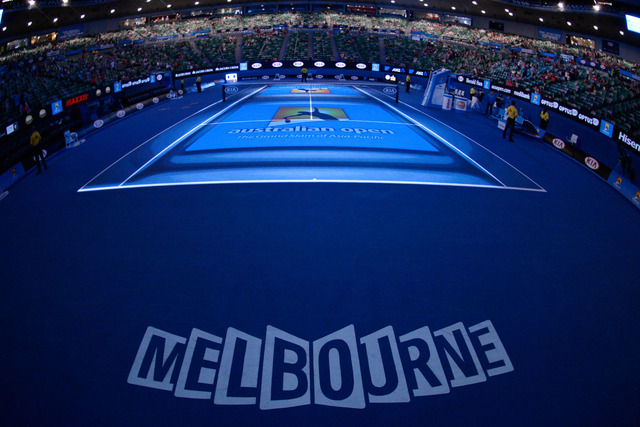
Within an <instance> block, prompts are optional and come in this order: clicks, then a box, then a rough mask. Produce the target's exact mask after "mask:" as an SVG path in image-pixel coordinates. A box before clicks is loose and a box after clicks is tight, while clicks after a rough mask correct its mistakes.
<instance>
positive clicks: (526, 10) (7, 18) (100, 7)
mask: <svg viewBox="0 0 640 427" xmlns="http://www.w3.org/2000/svg"><path fill="white" fill-rule="evenodd" d="M251 4H253V5H255V4H261V5H265V6H272V7H273V6H277V9H278V10H286V9H287V8H289V7H295V8H296V9H299V8H300V7H307V8H308V9H317V8H324V7H331V8H340V7H343V6H344V5H346V4H349V5H362V6H375V7H380V6H385V7H389V8H399V9H406V10H409V11H412V12H413V13H414V14H415V15H416V16H419V13H420V12H423V13H425V12H428V13H442V12H445V13H450V14H458V15H464V16H468V17H472V18H473V17H474V16H477V17H486V18H489V19H491V20H496V21H500V22H507V21H515V22H517V23H522V24H531V25H535V26H540V27H545V28H554V29H559V30H563V31H565V32H567V33H571V34H585V35H592V36H596V37H602V38H605V39H609V40H615V41H618V42H623V43H627V44H632V45H636V46H640V35H638V34H632V33H630V32H628V31H627V29H626V21H625V14H627V13H629V14H635V15H637V16H640V4H639V2H638V1H632V0H625V1H616V0H602V1H601V0H565V1H563V2H560V3H559V2H558V0H510V1H502V0H373V1H367V2H362V1H349V2H345V1H343V0H341V1H332V0H322V1H295V0H291V1H275V2H274V1H265V2H256V1H243V0H3V1H2V5H1V7H2V8H4V10H5V13H4V17H3V19H2V24H1V26H2V28H1V30H2V31H1V33H0V39H2V40H3V41H5V42H6V41H9V40H12V39H16V38H18V37H20V36H22V35H28V34H42V33H46V32H49V31H52V30H53V31H55V30H59V29H60V28H63V27H66V26H71V25H77V24H80V23H83V22H90V21H96V20H104V19H113V18H124V17H133V16H153V15H160V14H166V13H167V12H169V13H176V12H178V13H184V12H187V11H194V10H196V11H197V10H207V9H208V10H209V11H210V10H212V9H213V8H228V7H242V6H248V5H251Z"/></svg>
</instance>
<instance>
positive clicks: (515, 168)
mask: <svg viewBox="0 0 640 427" xmlns="http://www.w3.org/2000/svg"><path fill="white" fill-rule="evenodd" d="M386 96H389V95H386ZM389 97H390V98H392V99H393V97H391V96H389ZM400 103H401V104H403V105H405V106H407V107H409V108H411V109H412V110H415V111H417V112H418V113H420V114H422V115H424V116H427V117H429V118H430V119H431V120H433V121H436V122H438V123H440V124H441V125H443V126H446V127H448V128H449V129H451V130H452V131H454V132H456V133H459V134H460V135H462V136H464V137H465V138H467V139H468V140H469V141H471V142H473V143H474V144H476V145H477V146H478V147H480V148H482V149H483V150H485V151H487V152H489V153H491V154H492V155H494V156H496V157H497V158H498V159H500V160H502V161H503V162H504V163H506V164H508V165H509V166H511V167H512V168H513V169H514V170H516V171H517V172H518V173H519V174H520V175H522V176H524V177H525V178H527V179H528V180H529V181H531V182H533V183H534V184H535V185H536V186H537V187H538V188H539V189H540V190H541V191H543V192H545V193H546V192H547V190H545V189H544V188H543V187H542V186H541V185H540V184H538V183H537V182H536V181H534V180H533V179H532V178H530V177H529V176H528V175H526V174H525V173H524V172H522V171H521V170H520V169H518V168H517V167H515V166H513V165H512V164H511V163H509V162H508V161H506V160H505V159H503V158H502V157H500V156H499V155H497V154H496V153H494V152H493V151H491V150H489V149H488V148H487V147H485V146H484V145H482V144H480V143H479V142H478V141H476V140H474V139H473V138H471V137H469V136H467V135H465V134H464V133H462V132H460V131H459V130H458V129H456V128H453V127H451V126H449V125H448V124H446V123H444V122H442V121H440V120H438V119H436V118H435V117H433V116H430V115H429V114H427V113H425V112H424V111H422V110H419V109H417V108H416V107H414V106H412V105H409V104H407V103H406V102H403V101H400Z"/></svg>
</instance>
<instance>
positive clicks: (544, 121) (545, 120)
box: [540, 107, 549, 130]
mask: <svg viewBox="0 0 640 427" xmlns="http://www.w3.org/2000/svg"><path fill="white" fill-rule="evenodd" d="M547 126H549V112H548V111H547V108H546V107H545V109H544V110H542V113H540V129H542V130H547Z"/></svg>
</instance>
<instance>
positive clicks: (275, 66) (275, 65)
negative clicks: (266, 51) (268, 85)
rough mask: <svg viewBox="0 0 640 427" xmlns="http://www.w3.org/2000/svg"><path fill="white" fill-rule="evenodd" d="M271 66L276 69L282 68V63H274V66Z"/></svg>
mask: <svg viewBox="0 0 640 427" xmlns="http://www.w3.org/2000/svg"><path fill="white" fill-rule="evenodd" d="M271 66H272V67H274V68H280V67H282V62H274V63H273V64H271Z"/></svg>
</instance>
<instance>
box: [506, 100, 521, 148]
mask: <svg viewBox="0 0 640 427" xmlns="http://www.w3.org/2000/svg"><path fill="white" fill-rule="evenodd" d="M507 116H508V117H507V124H506V126H505V127H504V131H503V132H502V138H503V139H504V138H505V137H506V136H507V129H509V141H511V142H513V129H514V128H515V127H516V117H518V109H517V108H516V101H511V105H510V106H509V108H507Z"/></svg>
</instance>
